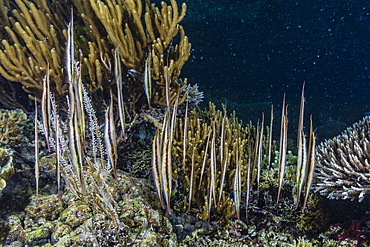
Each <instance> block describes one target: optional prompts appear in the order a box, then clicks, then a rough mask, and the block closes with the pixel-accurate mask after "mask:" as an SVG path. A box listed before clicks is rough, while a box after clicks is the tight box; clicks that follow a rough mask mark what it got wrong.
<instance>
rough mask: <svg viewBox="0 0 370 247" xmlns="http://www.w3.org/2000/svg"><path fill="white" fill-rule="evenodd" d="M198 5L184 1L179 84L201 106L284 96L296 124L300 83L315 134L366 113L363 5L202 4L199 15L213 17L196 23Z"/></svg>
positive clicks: (367, 40)
mask: <svg viewBox="0 0 370 247" xmlns="http://www.w3.org/2000/svg"><path fill="white" fill-rule="evenodd" d="M199 2H200V1H190V0H189V1H188V8H189V10H188V17H187V19H185V20H184V22H183V25H184V27H185V30H186V34H187V36H188V37H189V40H190V41H191V43H192V45H193V51H192V56H191V58H190V61H189V62H188V63H187V64H186V65H185V67H184V69H183V72H182V76H183V77H188V79H189V83H191V84H195V83H198V85H200V88H201V89H202V90H203V91H205V92H207V93H208V94H207V95H209V98H208V99H207V100H212V98H214V99H215V98H226V99H227V100H230V101H233V102H236V103H239V104H245V103H246V102H247V103H253V102H254V103H255V102H262V101H268V102H271V103H273V104H275V105H278V104H280V102H281V100H282V97H283V94H284V93H286V94H287V101H288V103H289V104H290V105H291V106H292V107H291V108H292V110H291V113H290V114H291V117H295V116H296V115H297V114H298V113H297V112H296V110H295V108H297V107H299V98H300V93H301V92H300V91H301V87H302V84H303V82H305V83H306V93H305V94H306V103H307V104H306V105H307V110H306V112H307V114H313V115H314V117H313V118H314V122H315V125H316V126H319V125H322V124H324V123H325V122H326V121H328V120H330V119H335V120H339V121H342V122H345V123H347V124H351V123H352V122H354V121H357V120H358V119H360V118H361V117H362V116H363V114H364V113H365V112H367V111H370V104H369V99H370V30H369V29H370V2H369V1H342V0H336V1H308V0H304V1H205V0H204V1H203V4H202V6H203V7H204V2H207V5H206V7H204V8H205V9H204V10H201V11H207V10H206V8H208V9H210V8H215V9H216V11H213V12H210V11H209V12H210V13H207V14H205V15H204V16H202V17H203V18H199V13H196V12H197V7H195V6H192V5H197V4H199ZM246 6H253V7H251V8H250V9H251V10H250V11H244V9H248V8H246ZM256 6H257V7H256ZM253 8H254V9H253ZM241 10H243V11H241ZM194 16H195V17H194ZM196 17H198V18H196ZM293 109H294V110H293ZM242 111H243V109H240V112H239V113H237V114H238V115H242V114H243V112H242Z"/></svg>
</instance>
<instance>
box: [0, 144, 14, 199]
mask: <svg viewBox="0 0 370 247" xmlns="http://www.w3.org/2000/svg"><path fill="white" fill-rule="evenodd" d="M12 155H13V151H12V150H11V149H4V148H0V197H1V195H2V192H3V190H4V189H5V187H6V182H7V181H8V180H9V179H10V178H11V177H12V176H13V174H14V166H13V156H12Z"/></svg>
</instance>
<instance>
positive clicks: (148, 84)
mask: <svg viewBox="0 0 370 247" xmlns="http://www.w3.org/2000/svg"><path fill="white" fill-rule="evenodd" d="M144 91H145V96H146V99H147V101H148V106H149V108H150V102H151V99H152V74H151V72H150V54H149V56H148V57H147V59H146V60H145V67H144Z"/></svg>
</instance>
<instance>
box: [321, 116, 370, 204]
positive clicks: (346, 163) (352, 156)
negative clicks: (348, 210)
mask: <svg viewBox="0 0 370 247" xmlns="http://www.w3.org/2000/svg"><path fill="white" fill-rule="evenodd" d="M369 133H370V117H369V116H366V117H364V119H362V120H361V121H359V122H357V123H355V124H354V125H353V126H352V127H350V128H348V129H347V130H345V131H344V132H343V133H342V134H341V135H339V136H337V137H334V138H333V139H330V140H326V141H325V142H323V143H321V144H320V145H319V146H318V147H317V168H316V170H315V171H316V182H315V185H314V186H315V190H316V191H317V192H319V193H320V194H321V195H324V196H327V197H328V198H330V199H351V200H355V199H357V198H358V200H359V201H362V200H363V199H364V197H365V196H366V195H368V194H370V173H369V169H370V164H369V158H370V151H369V150H370V135H369Z"/></svg>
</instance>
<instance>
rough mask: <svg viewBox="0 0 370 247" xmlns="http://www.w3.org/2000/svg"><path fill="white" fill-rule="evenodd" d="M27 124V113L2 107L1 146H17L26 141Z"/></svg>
mask: <svg viewBox="0 0 370 247" xmlns="http://www.w3.org/2000/svg"><path fill="white" fill-rule="evenodd" d="M27 124H28V119H27V115H26V114H25V113H24V112H23V111H22V110H20V109H17V110H5V109H0V146H1V147H11V148H15V147H17V146H19V145H20V144H22V143H23V142H24V141H26V140H27V139H26V138H25V131H26V130H25V127H26V126H27Z"/></svg>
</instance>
